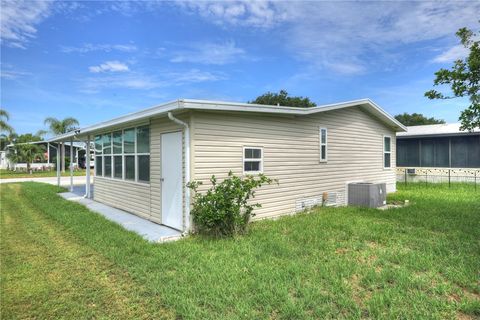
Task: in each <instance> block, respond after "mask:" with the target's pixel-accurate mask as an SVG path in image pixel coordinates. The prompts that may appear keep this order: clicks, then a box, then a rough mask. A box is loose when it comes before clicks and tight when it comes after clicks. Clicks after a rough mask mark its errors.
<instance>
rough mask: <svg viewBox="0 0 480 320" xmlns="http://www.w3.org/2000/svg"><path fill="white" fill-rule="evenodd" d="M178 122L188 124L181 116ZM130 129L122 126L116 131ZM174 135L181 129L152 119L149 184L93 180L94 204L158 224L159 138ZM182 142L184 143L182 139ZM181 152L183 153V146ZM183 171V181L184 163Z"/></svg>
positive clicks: (101, 179) (158, 119) (159, 202)
mask: <svg viewBox="0 0 480 320" xmlns="http://www.w3.org/2000/svg"><path fill="white" fill-rule="evenodd" d="M178 118H179V119H182V120H183V121H187V120H188V117H185V116H178ZM130 127H131V126H126V127H125V128H120V129H127V128H130ZM178 131H182V132H183V131H184V128H183V127H182V126H180V125H178V124H176V123H174V122H173V121H171V120H170V119H168V118H167V117H162V118H156V119H152V120H151V121H150V183H134V182H130V181H123V180H118V179H110V178H103V177H95V179H94V185H95V189H94V200H96V201H99V202H102V203H105V204H107V205H110V206H112V207H115V208H118V209H121V210H125V211H127V212H131V213H134V214H136V215H138V216H140V217H142V218H146V219H149V220H151V221H154V222H157V223H161V222H162V213H161V208H162V189H161V188H162V186H161V181H160V178H161V163H160V159H161V142H160V141H161V135H162V133H167V132H178ZM183 139H184V140H185V136H184V135H183ZM183 149H184V151H183V152H184V153H185V146H184V147H183ZM183 171H184V172H183V176H184V177H185V162H184V163H183ZM184 181H185V179H184ZM185 183H186V182H185ZM185 183H184V185H185ZM184 203H185V202H184ZM184 210H185V208H184Z"/></svg>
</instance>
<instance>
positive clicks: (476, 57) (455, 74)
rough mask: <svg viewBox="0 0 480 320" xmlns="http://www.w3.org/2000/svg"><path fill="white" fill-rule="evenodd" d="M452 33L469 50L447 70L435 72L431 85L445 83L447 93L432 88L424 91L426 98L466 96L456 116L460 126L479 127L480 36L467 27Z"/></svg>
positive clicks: (462, 127)
mask: <svg viewBox="0 0 480 320" xmlns="http://www.w3.org/2000/svg"><path fill="white" fill-rule="evenodd" d="M456 35H457V36H458V37H459V38H460V42H461V44H462V45H463V46H464V47H465V48H466V49H467V50H468V51H469V54H468V56H467V57H466V58H465V59H458V60H456V61H455V62H454V64H453V66H452V67H451V69H450V70H447V69H443V68H442V69H440V70H438V71H437V72H435V80H433V85H434V86H438V85H448V86H450V89H451V91H452V92H451V94H443V93H441V92H438V91H436V90H430V91H427V92H425V96H426V97H427V98H429V99H452V98H458V97H468V98H469V100H470V106H468V108H467V109H465V110H463V111H462V113H461V115H460V118H459V120H460V121H461V122H462V125H461V127H460V129H461V130H468V131H472V130H473V129H475V128H480V94H479V88H480V40H478V37H477V34H475V33H474V32H473V31H472V30H469V29H467V28H461V29H460V30H458V31H457V33H456Z"/></svg>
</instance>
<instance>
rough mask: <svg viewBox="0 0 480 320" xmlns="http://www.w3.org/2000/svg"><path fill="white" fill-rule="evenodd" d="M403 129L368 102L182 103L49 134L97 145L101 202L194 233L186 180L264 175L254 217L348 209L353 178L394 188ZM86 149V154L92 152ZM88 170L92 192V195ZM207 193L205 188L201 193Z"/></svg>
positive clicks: (206, 181)
mask: <svg viewBox="0 0 480 320" xmlns="http://www.w3.org/2000/svg"><path fill="white" fill-rule="evenodd" d="M399 131H405V127H404V126H403V125H402V124H401V123H399V122H398V121H397V120H395V119H394V118H393V117H392V116H391V115H389V114H388V113H387V112H385V111H384V110H382V109H381V108H380V107H379V106H378V105H376V104H375V103H374V102H372V101H371V100H369V99H363V100H356V101H350V102H343V103H336V104H330V105H322V106H317V107H314V108H292V107H283V106H268V105H256V104H246V103H234V102H219V101H205V100H186V99H185V100H176V101H172V102H168V103H165V104H161V105H158V106H155V107H153V108H149V109H145V110H142V111H139V112H135V113H131V114H128V115H125V116H122V117H119V118H116V119H112V120H109V121H105V122H102V123H99V124H96V125H92V126H89V127H86V128H82V129H79V130H76V131H75V132H70V133H67V134H64V135H60V136H57V137H55V138H52V139H51V142H54V141H55V142H58V141H86V142H87V148H89V147H90V142H92V141H93V142H94V143H93V144H92V145H94V149H95V177H94V185H95V190H94V196H93V198H94V200H96V201H99V202H102V203H105V204H108V205H110V206H113V207H117V208H120V209H123V210H125V211H128V212H131V213H134V214H136V215H138V216H140V217H143V218H145V219H149V220H151V221H154V222H156V223H159V224H163V225H166V226H169V227H171V228H174V229H178V230H182V231H186V230H189V229H190V221H191V220H190V202H191V194H190V190H189V189H188V188H186V186H185V185H186V183H187V182H188V181H192V180H199V181H202V182H204V185H203V186H202V187H203V189H202V190H206V189H207V188H208V186H209V178H210V177H211V176H212V175H215V176H216V177H217V178H219V179H222V178H224V177H226V176H227V174H228V172H229V171H230V170H231V171H233V173H234V174H236V175H248V174H258V173H264V174H265V175H267V176H268V177H270V178H274V179H277V181H278V184H272V185H268V186H265V187H262V188H261V189H260V190H259V191H258V192H257V193H256V198H255V201H257V202H259V203H260V204H261V205H262V207H261V208H258V209H256V211H255V213H256V217H255V219H259V218H267V217H274V216H279V215H285V214H292V213H295V212H298V211H302V210H304V209H305V208H306V207H307V206H309V205H315V204H321V203H322V196H323V195H324V193H327V195H328V200H327V204H328V205H343V204H345V199H346V186H347V184H348V183H350V182H360V181H361V182H366V181H368V182H383V183H386V185H387V191H388V192H392V191H395V189H396V176H395V161H394V159H395V157H396V155H395V152H396V147H395V146H396V143H395V134H396V132H399ZM87 153H88V151H87ZM88 175H89V172H88V171H87V181H86V183H87V184H86V196H87V197H90V196H91V191H90V183H89V177H88ZM202 190H200V191H202Z"/></svg>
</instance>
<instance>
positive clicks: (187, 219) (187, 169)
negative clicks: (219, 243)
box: [168, 112, 190, 231]
mask: <svg viewBox="0 0 480 320" xmlns="http://www.w3.org/2000/svg"><path fill="white" fill-rule="evenodd" d="M168 118H169V119H170V120H172V121H173V122H175V123H177V124H179V125H181V126H183V127H184V128H185V160H184V161H185V180H186V182H190V127H189V126H188V123H186V122H184V121H182V120H180V119H177V118H175V117H174V116H173V114H172V113H171V112H168ZM183 187H184V188H185V211H186V212H185V230H184V231H188V230H189V229H190V189H189V188H187V187H186V186H183Z"/></svg>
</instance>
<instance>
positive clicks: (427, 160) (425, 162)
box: [420, 140, 435, 167]
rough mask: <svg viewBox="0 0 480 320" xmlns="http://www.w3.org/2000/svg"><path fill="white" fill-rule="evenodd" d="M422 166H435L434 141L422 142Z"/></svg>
mask: <svg viewBox="0 0 480 320" xmlns="http://www.w3.org/2000/svg"><path fill="white" fill-rule="evenodd" d="M421 143H422V144H421V162H422V163H421V164H420V165H421V166H422V167H433V166H434V158H435V156H434V141H433V140H422V142H421Z"/></svg>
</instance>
